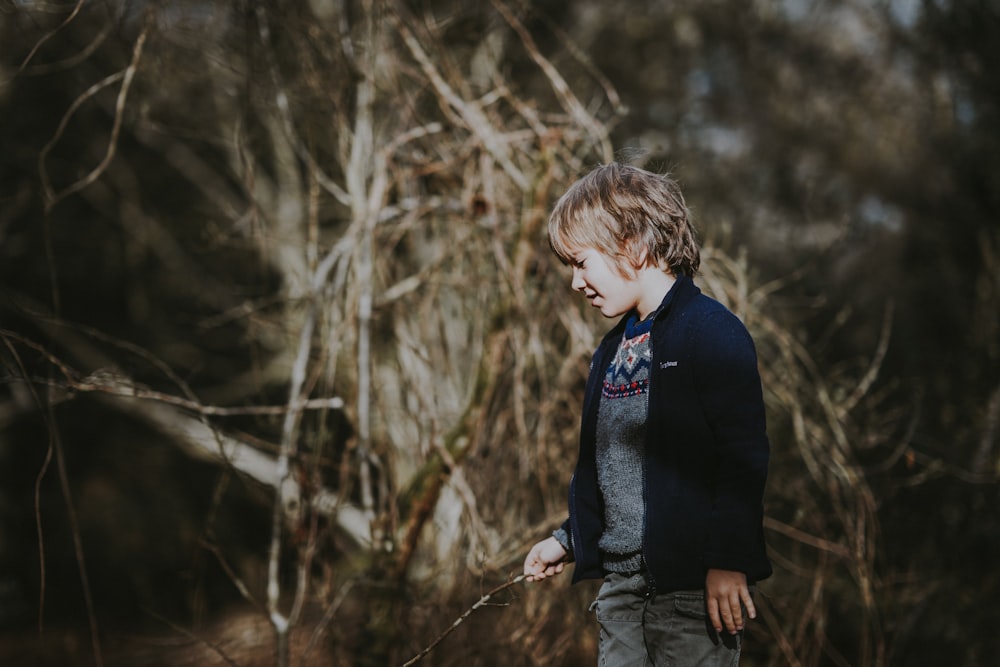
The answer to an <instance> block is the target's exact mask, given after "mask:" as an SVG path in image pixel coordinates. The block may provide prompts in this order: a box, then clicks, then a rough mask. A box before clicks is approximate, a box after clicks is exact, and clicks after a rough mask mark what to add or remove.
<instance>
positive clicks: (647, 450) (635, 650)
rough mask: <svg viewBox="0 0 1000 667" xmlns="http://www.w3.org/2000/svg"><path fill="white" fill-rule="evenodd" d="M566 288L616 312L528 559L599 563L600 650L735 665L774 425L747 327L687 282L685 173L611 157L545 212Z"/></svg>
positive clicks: (691, 257) (542, 571) (692, 248)
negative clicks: (558, 519) (545, 522)
mask: <svg viewBox="0 0 1000 667" xmlns="http://www.w3.org/2000/svg"><path fill="white" fill-rule="evenodd" d="M549 243H550V245H551V247H552V249H553V251H554V252H555V253H556V254H557V255H558V256H559V258H560V259H561V260H562V261H563V262H565V263H567V264H570V265H571V266H572V267H573V281H572V288H573V289H574V290H576V291H579V292H582V293H583V294H584V296H586V298H587V299H588V300H590V302H591V305H593V306H594V307H595V308H598V309H600V311H601V314H602V315H604V316H605V317H609V318H621V320H620V321H619V322H618V324H617V326H615V327H614V328H613V329H611V331H610V332H609V333H608V334H607V335H606V336H605V337H604V339H603V340H602V342H601V344H600V345H599V346H598V348H597V351H596V352H595V353H594V357H593V360H592V361H591V366H590V376H589V378H588V380H587V385H586V391H585V395H584V403H583V419H582V424H581V433H580V454H579V460H578V462H577V466H576V470H575V472H574V475H573V479H572V481H571V482H570V492H569V518H568V519H567V520H566V522H565V523H563V525H562V527H560V528H559V529H558V530H556V531H555V532H554V533H553V535H552V536H551V537H549V538H547V539H544V540H542V541H541V542H539V543H538V544H536V545H535V546H534V547H533V548H532V549H531V551H530V552H529V553H528V555H527V557H526V558H525V561H524V573H525V575H526V578H527V579H528V581H539V580H541V579H544V578H546V577H549V576H552V575H555V574H558V573H560V572H562V571H563V569H564V567H565V564H566V563H568V562H574V563H575V567H574V575H573V582H574V583H576V582H577V581H580V580H581V579H587V578H603V579H604V583H603V585H602V586H601V589H600V592H599V593H598V596H597V600H596V602H595V603H594V608H596V612H597V619H598V621H599V623H600V626H601V633H600V649H599V651H600V655H599V664H600V665H637V666H640V665H668V664H669V665H679V666H681V667H684V666H686V665H695V664H697V665H735V664H738V662H739V654H740V647H741V642H742V634H743V633H742V630H743V627H744V622H745V619H746V618H747V617H749V618H755V617H756V610H755V608H754V604H753V600H752V599H751V586H752V585H753V584H754V583H755V582H756V581H759V580H761V579H764V578H765V577H767V576H769V575H770V574H771V566H770V563H769V561H768V559H767V555H766V553H765V548H764V535H763V506H762V498H763V493H764V482H765V478H766V476H767V463H768V452H769V445H768V438H767V434H766V431H765V422H764V401H763V396H762V392H761V386H760V376H759V374H758V371H757V357H756V352H755V350H754V345H753V342H752V341H751V339H750V336H749V334H748V333H747V330H746V328H745V327H744V326H743V324H742V323H741V322H740V321H739V320H738V319H737V318H736V316H735V315H733V314H732V313H731V312H729V311H728V310H727V309H726V308H725V307H724V306H722V305H721V304H720V303H718V302H717V301H714V300H712V299H710V298H709V297H707V296H705V295H703V294H701V291H700V290H699V289H698V288H697V287H696V286H695V284H694V283H693V282H692V278H693V276H694V275H695V273H696V272H697V270H698V266H699V263H700V254H699V250H698V246H697V243H696V241H695V238H694V230H693V229H692V227H691V224H690V221H689V219H688V210H687V207H686V205H685V203H684V198H683V196H682V195H681V192H680V190H679V188H678V186H677V184H676V183H675V182H674V181H673V180H672V179H670V178H669V177H667V176H663V175H658V174H653V173H650V172H648V171H645V170H643V169H639V168H636V167H631V166H625V165H619V164H615V163H612V164H609V165H606V166H602V167H598V168H597V169H595V170H594V171H593V172H591V173H590V174H588V175H587V176H585V177H584V178H582V179H580V180H579V181H578V182H577V183H575V184H574V185H573V186H572V187H571V188H570V189H569V190H568V191H567V192H566V193H565V194H564V195H563V196H562V197H561V198H560V199H559V201H558V202H557V203H556V206H555V208H554V209H553V212H552V215H551V217H550V218H549Z"/></svg>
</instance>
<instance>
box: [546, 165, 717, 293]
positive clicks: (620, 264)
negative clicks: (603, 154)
mask: <svg viewBox="0 0 1000 667" xmlns="http://www.w3.org/2000/svg"><path fill="white" fill-rule="evenodd" d="M549 245H550V246H551V247H552V250H553V252H555V254H556V255H557V256H558V257H559V259H561V260H562V261H563V262H565V263H567V264H572V263H574V261H575V260H574V259H573V255H574V253H575V252H578V251H579V250H581V249H582V248H594V249H596V250H598V251H600V252H601V253H603V254H605V255H607V256H608V257H611V258H613V259H614V260H615V264H616V266H617V268H618V271H619V272H620V273H622V274H626V273H627V272H628V269H629V268H631V269H632V270H633V271H635V270H639V269H642V268H644V267H647V266H656V267H659V268H662V269H667V270H669V271H670V272H671V273H672V274H673V275H675V276H677V275H688V276H694V275H695V274H696V273H697V272H698V266H699V265H700V264H701V254H700V251H699V249H698V243H697V241H696V239H695V233H694V228H693V227H692V225H691V221H690V219H689V213H688V208H687V204H685V203H684V196H683V195H682V194H681V190H680V187H679V186H678V185H677V182H676V181H674V180H673V179H672V178H670V176H668V175H665V174H654V173H652V172H649V171H646V170H645V169H640V168H639V167H633V166H630V165H623V164H619V163H617V162H612V163H610V164H606V165H602V166H600V167H597V168H596V169H594V170H593V171H592V172H590V173H589V174H587V175H586V176H584V177H583V178H581V179H580V180H578V181H577V182H576V183H574V184H573V185H572V186H571V187H570V188H569V190H567V191H566V193H565V194H563V196H562V197H560V198H559V201H557V202H556V205H555V207H554V208H553V210H552V215H550V216H549Z"/></svg>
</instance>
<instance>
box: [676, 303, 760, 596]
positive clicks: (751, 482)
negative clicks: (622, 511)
mask: <svg viewBox="0 0 1000 667" xmlns="http://www.w3.org/2000/svg"><path fill="white" fill-rule="evenodd" d="M695 334H696V336H695V340H696V342H695V350H694V359H695V361H696V371H697V372H696V376H695V383H696V386H697V387H698V395H699V398H700V400H701V403H702V409H703V410H704V414H705V417H706V420H707V422H708V425H709V428H710V429H711V431H712V438H713V444H714V450H713V454H714V456H713V457H712V459H711V460H710V464H709V466H708V470H709V472H710V474H711V476H712V481H713V482H714V489H713V492H714V493H713V504H712V511H711V515H710V520H709V526H708V539H707V543H706V546H705V552H704V559H705V566H706V567H708V568H719V569H725V570H737V571H741V572H744V573H747V574H748V575H750V576H751V577H753V576H754V575H755V574H757V573H759V574H764V572H765V571H766V570H769V566H768V565H767V557H766V551H765V547H764V536H763V517H764V511H763V496H764V485H765V481H766V479H767V465H768V458H769V450H770V446H769V443H768V438H767V427H766V419H765V411H764V398H763V392H762V390H761V383H760V374H759V372H758V369H757V354H756V351H755V349H754V344H753V341H752V340H751V338H750V334H749V332H748V331H747V330H746V327H745V326H743V323H742V322H740V321H739V319H738V318H737V317H736V316H735V315H733V314H732V313H730V312H729V311H727V310H724V309H720V310H718V311H716V312H713V313H711V314H710V315H709V316H708V317H706V318H705V319H704V320H703V321H702V326H700V327H699V328H698V331H696V332H695Z"/></svg>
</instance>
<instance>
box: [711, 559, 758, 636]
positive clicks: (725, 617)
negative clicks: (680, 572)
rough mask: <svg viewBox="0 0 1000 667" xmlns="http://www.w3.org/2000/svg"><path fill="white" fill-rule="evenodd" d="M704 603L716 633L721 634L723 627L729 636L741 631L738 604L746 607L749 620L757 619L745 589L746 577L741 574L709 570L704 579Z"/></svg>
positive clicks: (747, 589)
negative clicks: (741, 603)
mask: <svg viewBox="0 0 1000 667" xmlns="http://www.w3.org/2000/svg"><path fill="white" fill-rule="evenodd" d="M705 602H706V604H707V605H708V617H709V619H710V620H711V621H712V625H713V626H714V627H715V631H716V632H722V627H723V625H725V628H726V631H728V632H729V634H731V635H735V634H736V633H737V632H739V631H740V630H742V629H743V610H742V609H741V608H740V602H743V604H744V605H745V606H746V608H747V615H748V616H749V617H750V618H757V609H756V607H754V606H753V599H752V598H751V597H750V589H749V588H748V587H747V576H746V575H745V574H743V573H742V572H735V571H733V570H709V571H708V575H707V576H706V577H705Z"/></svg>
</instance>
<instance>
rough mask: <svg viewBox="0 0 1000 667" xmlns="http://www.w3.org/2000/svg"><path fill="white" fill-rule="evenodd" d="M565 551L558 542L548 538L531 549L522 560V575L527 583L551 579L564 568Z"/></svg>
mask: <svg viewBox="0 0 1000 667" xmlns="http://www.w3.org/2000/svg"><path fill="white" fill-rule="evenodd" d="M566 555H567V554H566V550H565V549H563V546H562V545H561V544H559V540H557V539H556V538H554V537H549V538H547V539H544V540H542V541H541V542H539V543H538V544H536V545H535V546H533V547H531V551H529V552H528V556H527V558H525V559H524V574H525V577H526V578H527V579H528V581H541V580H542V579H544V578H545V577H552V576H555V575H557V574H559V573H560V572H562V571H563V569H564V568H565V567H566Z"/></svg>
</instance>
